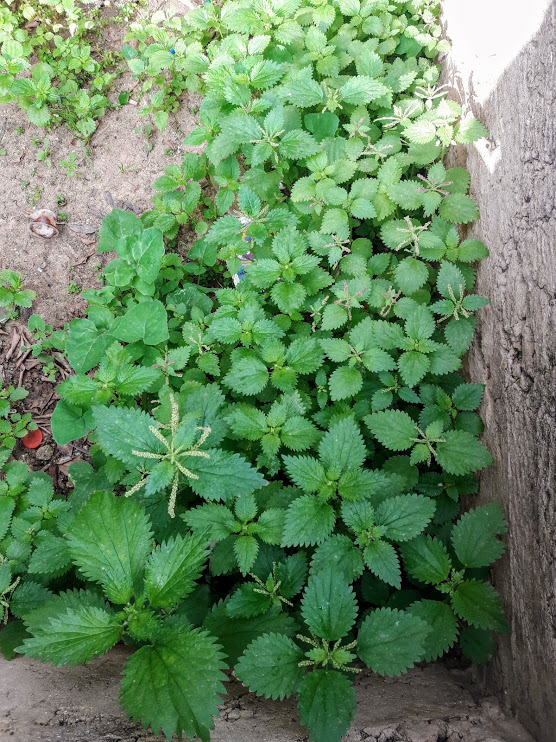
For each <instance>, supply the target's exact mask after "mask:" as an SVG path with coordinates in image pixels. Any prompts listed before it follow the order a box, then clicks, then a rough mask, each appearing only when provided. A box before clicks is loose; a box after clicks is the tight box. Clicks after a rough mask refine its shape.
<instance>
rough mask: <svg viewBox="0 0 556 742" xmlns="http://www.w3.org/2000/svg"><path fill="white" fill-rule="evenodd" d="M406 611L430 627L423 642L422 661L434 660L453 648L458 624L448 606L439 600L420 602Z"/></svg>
mask: <svg viewBox="0 0 556 742" xmlns="http://www.w3.org/2000/svg"><path fill="white" fill-rule="evenodd" d="M408 611H409V613H411V615H412V616H417V617H418V618H421V619H422V620H423V621H425V622H426V623H427V624H428V625H429V626H430V627H431V628H430V631H429V633H428V635H427V637H426V639H425V642H424V648H425V656H424V657H423V659H425V660H427V661H430V660H436V659H437V658H438V657H442V655H443V654H444V653H445V652H447V651H448V650H449V649H450V648H451V647H453V646H454V643H455V641H456V639H457V636H458V622H457V619H456V617H455V616H454V613H453V611H452V609H451V608H450V606H449V605H447V604H446V603H441V602H440V601H439V600H420V601H419V602H417V603H413V604H412V605H410V606H409V608H408Z"/></svg>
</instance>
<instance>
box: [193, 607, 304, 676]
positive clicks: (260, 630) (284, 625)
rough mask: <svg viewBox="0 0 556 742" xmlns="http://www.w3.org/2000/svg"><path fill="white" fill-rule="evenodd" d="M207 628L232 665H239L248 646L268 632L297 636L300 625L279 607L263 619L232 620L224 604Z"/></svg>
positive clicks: (210, 617) (211, 616) (210, 616)
mask: <svg viewBox="0 0 556 742" xmlns="http://www.w3.org/2000/svg"><path fill="white" fill-rule="evenodd" d="M203 627H204V628H205V629H207V631H209V632H210V633H211V634H213V635H214V636H216V637H217V639H218V641H219V642H220V644H222V646H223V648H224V652H225V653H226V655H227V657H228V662H229V663H230V664H231V665H235V664H236V662H237V661H238V659H239V657H240V656H241V655H242V654H243V652H244V651H245V649H246V647H247V646H248V645H249V644H251V642H252V641H254V640H255V639H256V638H257V637H259V636H263V635H264V634H268V633H276V634H284V635H285V636H289V637H292V636H295V634H296V631H297V624H296V623H295V621H294V620H293V618H292V617H291V616H288V615H287V614H286V613H281V612H280V609H279V608H278V607H273V608H270V610H269V611H268V612H267V613H265V614H264V615H262V616H254V617H252V618H230V617H229V616H228V615H227V614H226V606H225V603H224V602H223V601H222V602H220V603H217V604H216V605H215V606H214V607H213V609H212V611H211V612H210V613H209V614H208V615H207V617H206V618H205V620H204V622H203Z"/></svg>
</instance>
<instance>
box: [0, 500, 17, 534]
mask: <svg viewBox="0 0 556 742" xmlns="http://www.w3.org/2000/svg"><path fill="white" fill-rule="evenodd" d="M14 508H15V500H14V499H13V498H12V497H0V539H3V538H4V536H5V535H6V532H7V530H8V528H9V527H10V522H11V519H12V513H13V511H14Z"/></svg>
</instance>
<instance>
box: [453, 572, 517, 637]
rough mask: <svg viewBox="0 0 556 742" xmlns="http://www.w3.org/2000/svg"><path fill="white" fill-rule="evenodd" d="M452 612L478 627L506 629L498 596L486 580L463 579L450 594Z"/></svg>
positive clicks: (496, 629) (497, 629)
mask: <svg viewBox="0 0 556 742" xmlns="http://www.w3.org/2000/svg"><path fill="white" fill-rule="evenodd" d="M452 608H453V609H454V612H455V613H456V614H457V615H458V616H459V617H460V618H463V619H464V621H467V623H470V624H472V625H473V626H476V627H477V628H479V629H494V630H495V631H507V630H508V625H507V623H506V621H505V619H504V615H503V613H502V607H501V605H500V598H499V597H498V595H497V593H496V592H495V591H494V588H493V587H492V586H491V585H489V584H488V583H487V582H481V581H479V580H465V581H464V582H462V583H461V584H460V585H458V587H457V588H456V590H455V591H454V594H453V595H452Z"/></svg>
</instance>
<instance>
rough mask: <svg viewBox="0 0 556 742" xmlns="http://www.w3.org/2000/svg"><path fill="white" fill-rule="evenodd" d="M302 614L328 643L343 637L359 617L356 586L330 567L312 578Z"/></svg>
mask: <svg viewBox="0 0 556 742" xmlns="http://www.w3.org/2000/svg"><path fill="white" fill-rule="evenodd" d="M301 615H302V616H303V618H304V620H305V623H306V624H307V626H308V627H309V629H310V631H311V632H312V633H313V634H316V635H317V636H319V637H320V638H321V639H326V640H327V641H336V640H338V639H341V638H343V637H344V636H345V635H346V634H347V633H348V631H349V630H350V629H351V627H352V626H353V624H354V622H355V619H356V617H357V602H356V600H355V595H354V593H353V589H352V587H351V586H350V585H349V583H348V582H347V581H346V580H345V579H344V578H343V576H342V575H341V574H339V573H338V572H336V570H334V568H333V567H332V566H328V568H325V569H324V570H322V571H321V572H319V573H318V574H312V575H311V577H309V581H308V583H307V587H306V589H305V593H304V595H303V600H302V601H301Z"/></svg>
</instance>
